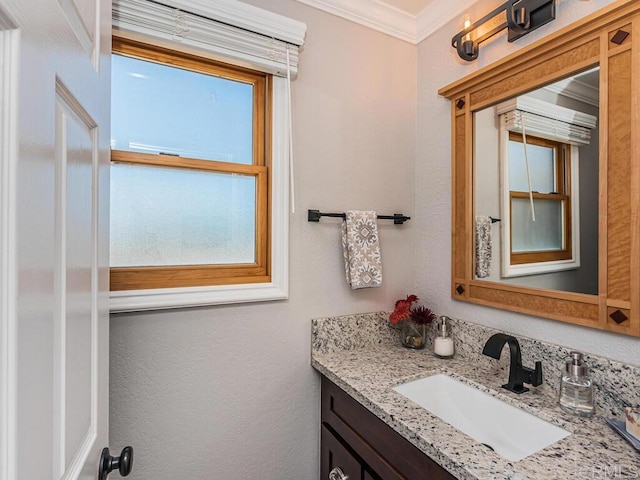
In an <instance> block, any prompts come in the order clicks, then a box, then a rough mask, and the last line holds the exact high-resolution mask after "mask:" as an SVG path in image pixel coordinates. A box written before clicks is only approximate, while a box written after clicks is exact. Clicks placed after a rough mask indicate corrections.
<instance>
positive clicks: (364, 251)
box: [342, 210, 382, 290]
mask: <svg viewBox="0 0 640 480" xmlns="http://www.w3.org/2000/svg"><path fill="white" fill-rule="evenodd" d="M345 216H346V218H345V220H344V222H342V253H343V255H344V269H345V275H346V278H347V283H348V284H349V285H350V286H351V288H352V289H354V290H356V289H358V288H367V287H379V286H380V285H382V260H381V258H380V244H379V242H378V223H377V218H378V217H377V215H376V212H360V211H356V210H350V211H347V212H346V214H345Z"/></svg>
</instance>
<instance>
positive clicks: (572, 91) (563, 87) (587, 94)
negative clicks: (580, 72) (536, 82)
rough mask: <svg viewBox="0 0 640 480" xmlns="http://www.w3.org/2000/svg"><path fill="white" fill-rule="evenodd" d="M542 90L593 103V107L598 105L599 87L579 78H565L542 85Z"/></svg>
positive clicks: (589, 103)
mask: <svg viewBox="0 0 640 480" xmlns="http://www.w3.org/2000/svg"><path fill="white" fill-rule="evenodd" d="M544 90H548V91H550V92H552V93H555V94H557V95H563V96H565V97H569V98H572V99H574V100H578V101H580V102H583V103H586V104H588V105H593V106H594V107H597V106H599V105H600V102H599V99H600V91H599V89H597V88H595V87H593V86H591V85H587V84H586V83H584V82H581V81H580V80H576V79H571V78H567V79H565V80H560V81H559V82H556V83H553V84H551V85H547V86H546V87H544Z"/></svg>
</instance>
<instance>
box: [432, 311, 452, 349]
mask: <svg viewBox="0 0 640 480" xmlns="http://www.w3.org/2000/svg"><path fill="white" fill-rule="evenodd" d="M454 350H455V349H454V346H453V338H451V325H450V324H449V317H445V316H444V315H443V316H441V317H440V322H438V334H437V336H436V338H435V340H434V341H433V353H434V354H435V356H436V357H440V358H451V357H453V353H454Z"/></svg>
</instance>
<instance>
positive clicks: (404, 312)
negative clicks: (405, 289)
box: [389, 295, 418, 325]
mask: <svg viewBox="0 0 640 480" xmlns="http://www.w3.org/2000/svg"><path fill="white" fill-rule="evenodd" d="M416 300H418V297H416V296H415V295H407V299H406V300H398V301H397V302H396V308H395V310H394V311H393V313H392V314H391V315H390V316H389V321H390V322H391V324H392V325H397V324H398V323H400V322H401V321H402V320H404V319H405V318H409V317H410V316H411V311H410V310H409V309H410V308H411V305H412V304H413V302H415V301H416Z"/></svg>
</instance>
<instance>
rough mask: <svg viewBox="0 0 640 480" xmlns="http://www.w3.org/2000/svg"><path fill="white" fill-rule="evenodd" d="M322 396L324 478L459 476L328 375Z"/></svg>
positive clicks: (428, 479)
mask: <svg viewBox="0 0 640 480" xmlns="http://www.w3.org/2000/svg"><path fill="white" fill-rule="evenodd" d="M321 395H322V401H321V403H322V407H321V411H322V414H321V415H322V425H321V427H320V429H321V455H320V462H321V463H320V478H322V479H326V478H331V477H330V475H331V472H333V474H334V477H335V479H333V480H343V478H349V479H360V478H364V479H365V480H380V479H384V480H401V479H408V480H414V479H415V480H453V479H455V477H454V476H453V475H451V474H450V473H448V472H447V471H446V470H445V469H443V468H442V467H441V466H439V465H438V464H437V463H435V462H434V461H433V460H431V459H430V458H429V457H428V456H426V455H424V454H423V453H422V452H421V451H420V450H419V449H418V448H416V447H415V446H413V445H412V444H411V443H410V442H409V441H408V440H406V439H404V438H403V437H402V436H401V435H400V434H398V433H397V432H395V431H394V430H393V429H392V428H391V427H389V426H388V425H387V424H385V423H384V422H383V421H382V420H380V419H379V418H378V417H376V416H375V415H374V414H373V413H371V412H370V411H369V410H367V409H366V408H364V407H363V406H362V405H361V404H359V403H358V402H357V401H355V400H354V399H353V398H352V397H350V396H349V395H348V394H347V393H345V392H344V390H342V389H341V388H340V387H338V386H336V385H335V384H334V383H333V382H331V380H329V379H328V378H327V377H322V394H321ZM340 475H342V476H343V477H341V476H340Z"/></svg>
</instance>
